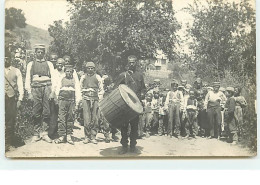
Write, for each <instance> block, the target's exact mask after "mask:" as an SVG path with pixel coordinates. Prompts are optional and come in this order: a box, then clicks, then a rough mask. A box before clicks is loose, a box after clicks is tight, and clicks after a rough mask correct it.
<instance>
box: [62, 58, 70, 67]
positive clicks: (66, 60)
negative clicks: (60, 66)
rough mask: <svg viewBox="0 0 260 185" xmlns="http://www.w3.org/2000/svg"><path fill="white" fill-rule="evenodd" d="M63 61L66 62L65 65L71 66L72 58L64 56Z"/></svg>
mask: <svg viewBox="0 0 260 185" xmlns="http://www.w3.org/2000/svg"><path fill="white" fill-rule="evenodd" d="M63 59H64V61H65V65H69V64H70V57H69V56H64V57H63Z"/></svg>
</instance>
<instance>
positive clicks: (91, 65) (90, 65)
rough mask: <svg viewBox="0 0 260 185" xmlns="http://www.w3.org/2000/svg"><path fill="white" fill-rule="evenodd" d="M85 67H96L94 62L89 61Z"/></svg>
mask: <svg viewBox="0 0 260 185" xmlns="http://www.w3.org/2000/svg"><path fill="white" fill-rule="evenodd" d="M85 67H96V66H95V64H94V62H87V63H86V66H85Z"/></svg>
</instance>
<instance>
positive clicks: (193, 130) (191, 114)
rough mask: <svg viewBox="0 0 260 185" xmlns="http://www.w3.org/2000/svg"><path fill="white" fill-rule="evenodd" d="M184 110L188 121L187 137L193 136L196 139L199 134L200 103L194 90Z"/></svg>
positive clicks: (186, 100)
mask: <svg viewBox="0 0 260 185" xmlns="http://www.w3.org/2000/svg"><path fill="white" fill-rule="evenodd" d="M184 110H185V111H186V114H187V120H186V125H185V133H186V137H189V136H193V137H194V138H196V136H197V133H198V123H197V115H198V102H197V100H196V99H195V92H194V91H193V90H190V92H189V97H188V98H187V99H185V102H184Z"/></svg>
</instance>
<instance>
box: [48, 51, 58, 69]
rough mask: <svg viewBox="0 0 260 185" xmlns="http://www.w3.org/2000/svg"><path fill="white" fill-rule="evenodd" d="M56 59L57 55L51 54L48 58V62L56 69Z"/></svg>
mask: <svg viewBox="0 0 260 185" xmlns="http://www.w3.org/2000/svg"><path fill="white" fill-rule="evenodd" d="M57 59H58V55H57V54H54V53H53V54H51V56H50V61H51V62H52V64H53V65H54V67H56V65H57Z"/></svg>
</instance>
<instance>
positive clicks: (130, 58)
mask: <svg viewBox="0 0 260 185" xmlns="http://www.w3.org/2000/svg"><path fill="white" fill-rule="evenodd" d="M127 59H128V60H133V59H134V60H136V59H137V58H136V56H135V55H130V56H128V57H127Z"/></svg>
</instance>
